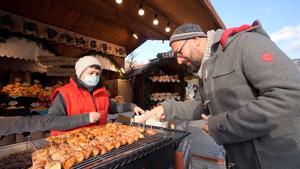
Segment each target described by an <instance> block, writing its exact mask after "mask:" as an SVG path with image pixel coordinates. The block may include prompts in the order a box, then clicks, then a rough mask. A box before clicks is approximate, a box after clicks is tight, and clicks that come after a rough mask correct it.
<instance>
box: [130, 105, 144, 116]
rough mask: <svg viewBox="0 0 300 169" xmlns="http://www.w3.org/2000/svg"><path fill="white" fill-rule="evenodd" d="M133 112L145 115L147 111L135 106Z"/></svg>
mask: <svg viewBox="0 0 300 169" xmlns="http://www.w3.org/2000/svg"><path fill="white" fill-rule="evenodd" d="M133 111H134V113H135V114H136V115H139V114H145V111H144V110H143V109H141V108H140V107H138V106H135V107H134V109H133Z"/></svg>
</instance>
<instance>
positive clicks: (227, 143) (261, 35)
mask: <svg viewBox="0 0 300 169" xmlns="http://www.w3.org/2000/svg"><path fill="white" fill-rule="evenodd" d="M222 33H223V30H217V31H216V34H215V37H214V42H213V45H212V53H211V57H210V59H209V60H207V61H206V62H205V63H204V65H203V71H202V77H203V89H204V94H203V95H204V98H202V102H201V101H199V102H197V101H189V102H179V103H178V102H175V101H166V102H164V103H162V105H163V107H164V109H165V113H166V116H167V118H168V119H171V118H175V119H176V118H177V119H186V120H192V119H199V118H200V116H201V113H203V111H204V106H203V104H202V103H204V102H206V103H207V104H206V105H207V106H208V109H209V112H210V114H211V116H210V117H209V120H208V127H209V134H210V135H211V136H212V137H213V138H214V140H215V141H216V142H217V143H218V144H221V145H224V148H225V150H226V158H227V163H230V164H231V165H232V166H234V167H233V168H234V169H299V168H300V71H299V68H298V67H297V66H296V65H295V64H294V63H293V62H292V61H291V60H290V59H289V58H288V57H287V56H286V55H285V54H284V53H283V52H282V51H281V50H280V49H279V48H278V47H277V46H276V45H275V44H274V43H273V42H272V41H271V40H270V38H269V37H268V36H267V34H266V33H265V32H264V31H263V29H262V27H261V26H260V25H259V24H258V25H255V26H253V27H252V29H248V30H246V31H243V32H239V33H236V34H234V35H233V36H230V37H229V38H228V40H227V42H226V43H225V46H224V48H222V46H221V44H220V39H221V36H222ZM201 84H202V83H201ZM200 127H201V126H199V129H200Z"/></svg>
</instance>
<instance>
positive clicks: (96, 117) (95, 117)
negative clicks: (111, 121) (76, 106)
mask: <svg viewBox="0 0 300 169" xmlns="http://www.w3.org/2000/svg"><path fill="white" fill-rule="evenodd" d="M89 117H90V123H95V122H96V121H98V120H99V119H100V118H101V114H100V113H99V112H90V114H89Z"/></svg>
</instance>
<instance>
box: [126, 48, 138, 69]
mask: <svg viewBox="0 0 300 169" xmlns="http://www.w3.org/2000/svg"><path fill="white" fill-rule="evenodd" d="M136 57H137V53H135V52H132V53H130V54H129V55H128V56H127V57H126V69H127V70H128V72H133V71H134V69H135V66H136V65H137V61H136Z"/></svg>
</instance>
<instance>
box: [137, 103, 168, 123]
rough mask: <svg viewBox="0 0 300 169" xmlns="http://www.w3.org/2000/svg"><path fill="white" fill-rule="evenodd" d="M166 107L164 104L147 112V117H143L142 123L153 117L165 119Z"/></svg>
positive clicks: (157, 119) (159, 119)
mask: <svg viewBox="0 0 300 169" xmlns="http://www.w3.org/2000/svg"><path fill="white" fill-rule="evenodd" d="M164 112H165V111H164V108H163V106H157V107H155V108H154V109H152V110H150V111H149V112H147V113H146V115H145V117H143V118H142V119H141V121H140V122H141V123H144V122H146V120H148V119H150V118H153V119H154V120H156V121H164V120H165V118H166V116H165V114H164Z"/></svg>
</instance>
